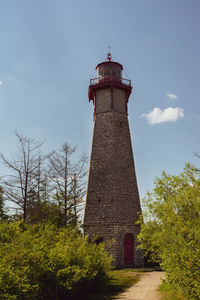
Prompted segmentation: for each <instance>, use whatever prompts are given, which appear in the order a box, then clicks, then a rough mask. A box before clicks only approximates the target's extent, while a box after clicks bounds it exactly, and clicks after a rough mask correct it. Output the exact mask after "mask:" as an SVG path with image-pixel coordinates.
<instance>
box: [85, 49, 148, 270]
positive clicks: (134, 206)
mask: <svg viewBox="0 0 200 300" xmlns="http://www.w3.org/2000/svg"><path fill="white" fill-rule="evenodd" d="M96 70H97V74H98V75H97V78H94V79H91V80H90V86H89V100H92V101H93V105H94V131H93V141H92V150H91V158H90V169H89V176H88V187H87V197H86V206H85V216H84V234H85V235H88V236H89V238H90V239H92V238H93V239H96V242H101V241H103V242H105V244H106V247H107V250H108V251H109V252H110V253H112V255H113V264H114V266H121V267H122V266H128V265H129V266H142V265H143V254H142V252H141V251H138V250H137V249H136V247H137V234H138V233H139V231H140V227H139V225H136V224H135V222H136V221H137V220H138V213H141V207H140V199H139V193H138V187H137V180H136V174H135V167H134V159H133V151H132V144H131V137H130V131H129V123H128V116H127V104H128V99H129V96H130V93H131V90H132V87H131V81H130V80H127V79H124V78H122V70H123V67H122V65H121V64H119V63H117V62H114V61H112V59H111V54H110V52H109V53H108V56H107V61H105V62H102V63H100V64H98V65H97V67H96Z"/></svg>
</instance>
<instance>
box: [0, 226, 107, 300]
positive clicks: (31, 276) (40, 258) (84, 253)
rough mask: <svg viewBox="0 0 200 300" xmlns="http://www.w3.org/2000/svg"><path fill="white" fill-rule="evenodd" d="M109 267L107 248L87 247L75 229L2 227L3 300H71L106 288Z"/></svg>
mask: <svg viewBox="0 0 200 300" xmlns="http://www.w3.org/2000/svg"><path fill="white" fill-rule="evenodd" d="M110 263H111V257H110V256H109V255H108V254H107V253H106V252H105V251H104V246H103V244H100V245H96V244H91V243H88V241H87V239H83V237H82V236H81V235H80V234H78V233H77V232H76V231H75V230H65V229H57V228H56V227H53V226H52V225H51V226H50V225H46V226H44V225H43V226H42V225H34V226H28V225H26V224H24V223H23V222H16V223H10V224H9V223H6V222H4V223H1V224H0V291H1V299H2V300H4V299H5V300H18V299H19V300H21V299H23V300H26V299H27V300H35V299H37V300H40V299H41V300H43V299H48V300H51V299H52V300H56V299H57V300H58V299H62V300H64V299H69V297H70V296H71V297H74V295H77V294H78V293H81V292H84V291H85V290H88V289H90V288H91V287H93V286H94V285H100V284H101V285H103V284H104V283H105V282H106V281H107V279H108V274H109V270H110Z"/></svg>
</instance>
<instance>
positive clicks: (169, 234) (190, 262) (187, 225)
mask: <svg viewBox="0 0 200 300" xmlns="http://www.w3.org/2000/svg"><path fill="white" fill-rule="evenodd" d="M145 204H146V209H147V212H148V219H147V220H146V222H145V223H143V221H142V219H141V220H140V223H141V233H140V235H139V239H140V242H141V247H142V248H143V249H144V250H145V251H146V254H147V253H148V252H149V251H151V253H152V256H151V257H152V259H153V260H154V261H159V262H160V264H161V266H162V268H163V269H164V270H165V271H166V275H167V280H168V282H169V283H170V284H171V285H172V286H174V287H175V288H176V289H177V290H180V291H181V293H182V294H184V295H185V296H186V297H188V298H189V299H200V173H199V171H198V170H197V169H196V168H195V167H193V166H191V165H186V167H185V169H184V171H183V172H182V173H181V174H180V175H179V176H172V175H168V174H166V173H165V172H163V174H162V177H161V179H159V178H157V179H156V181H155V188H154V190H153V193H149V194H148V195H147V197H146V199H145Z"/></svg>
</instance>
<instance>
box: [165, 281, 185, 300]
mask: <svg viewBox="0 0 200 300" xmlns="http://www.w3.org/2000/svg"><path fill="white" fill-rule="evenodd" d="M159 290H160V291H161V292H162V300H187V299H186V298H185V297H183V296H181V295H179V294H178V292H177V291H175V290H174V289H173V288H172V287H171V286H170V285H169V283H167V282H166V281H164V282H163V283H162V285H161V286H160V289H159Z"/></svg>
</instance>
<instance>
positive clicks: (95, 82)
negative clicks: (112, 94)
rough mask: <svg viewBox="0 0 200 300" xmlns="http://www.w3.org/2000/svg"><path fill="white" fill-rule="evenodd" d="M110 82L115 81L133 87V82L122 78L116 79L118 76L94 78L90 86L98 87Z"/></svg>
mask: <svg viewBox="0 0 200 300" xmlns="http://www.w3.org/2000/svg"><path fill="white" fill-rule="evenodd" d="M108 81H115V82H119V83H122V84H124V85H127V86H131V80H129V79H126V78H122V77H116V76H112V77H98V78H92V79H90V85H96V84H100V83H104V82H108Z"/></svg>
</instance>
